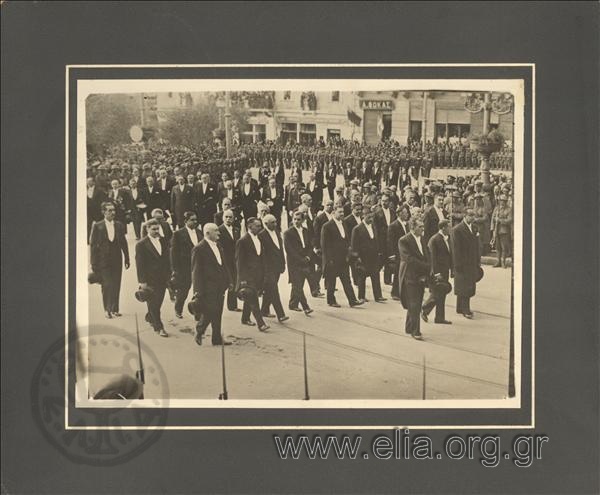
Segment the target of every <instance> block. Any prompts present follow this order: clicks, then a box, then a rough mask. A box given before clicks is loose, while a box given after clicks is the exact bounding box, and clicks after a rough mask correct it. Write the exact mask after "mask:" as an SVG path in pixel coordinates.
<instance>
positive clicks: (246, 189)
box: [244, 182, 250, 196]
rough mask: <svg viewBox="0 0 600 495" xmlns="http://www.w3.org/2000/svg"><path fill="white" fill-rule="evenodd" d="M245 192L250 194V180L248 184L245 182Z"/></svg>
mask: <svg viewBox="0 0 600 495" xmlns="http://www.w3.org/2000/svg"><path fill="white" fill-rule="evenodd" d="M244 194H245V195H246V196H248V194H250V182H247V183H246V184H244Z"/></svg>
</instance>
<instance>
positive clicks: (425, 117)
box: [421, 91, 427, 151]
mask: <svg viewBox="0 0 600 495" xmlns="http://www.w3.org/2000/svg"><path fill="white" fill-rule="evenodd" d="M422 125H423V129H422V130H421V139H422V140H423V143H422V145H421V151H425V143H426V142H427V91H423V124H422Z"/></svg>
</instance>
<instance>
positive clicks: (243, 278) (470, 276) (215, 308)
mask: <svg viewBox="0 0 600 495" xmlns="http://www.w3.org/2000/svg"><path fill="white" fill-rule="evenodd" d="M313 148H314V149H312V150H310V151H309V149H307V148H306V147H291V148H289V149H288V148H286V147H281V146H273V147H270V146H266V145H249V146H245V147H240V148H239V149H238V152H237V154H236V155H235V158H233V159H229V160H225V159H223V158H222V156H221V153H222V150H221V149H220V148H213V147H211V146H210V145H207V147H206V149H204V150H203V152H204V153H208V154H209V155H210V156H211V157H212V159H213V161H218V163H220V164H221V165H222V167H221V169H218V168H217V169H216V168H214V163H212V165H213V167H212V168H211V167H209V166H208V165H207V164H206V163H202V162H201V161H200V160H198V163H197V164H195V163H194V160H195V158H191V157H190V156H189V153H190V152H189V150H188V151H186V150H185V149H184V150H182V149H181V148H180V147H171V146H169V145H156V144H155V145H151V146H146V147H138V148H135V147H132V146H123V147H121V148H117V150H116V151H112V152H111V154H109V155H108V157H105V159H104V161H105V163H101V164H99V165H98V164H97V163H96V164H95V165H91V166H90V167H89V168H88V179H87V181H88V182H87V197H88V200H87V201H88V232H89V234H90V236H89V242H90V250H91V257H90V261H91V263H90V264H91V269H92V273H94V274H95V275H97V279H98V280H99V281H100V283H101V285H102V292H103V302H104V309H105V315H106V317H107V318H113V317H117V316H120V313H119V305H118V300H119V288H120V282H121V272H122V263H123V259H124V264H125V268H128V267H129V253H128V248H127V242H126V240H125V234H126V231H127V225H128V224H129V223H131V224H132V225H133V229H134V233H135V237H136V240H137V241H138V242H137V244H136V249H135V262H136V269H137V275H138V281H139V283H140V290H142V291H144V296H143V299H144V301H145V302H146V303H147V306H148V312H147V314H146V321H148V323H150V324H151V325H152V327H153V328H154V330H155V331H156V332H157V333H158V334H159V335H161V336H167V335H168V334H167V332H166V330H165V328H164V324H163V322H162V319H161V315H160V309H161V306H162V303H163V300H164V297H165V293H166V292H167V290H168V291H169V293H170V294H171V295H172V299H173V300H174V304H175V314H176V316H177V317H178V318H182V317H183V312H184V307H185V303H186V301H188V296H189V292H190V289H192V294H193V295H192V298H191V304H190V305H189V306H188V307H189V309H190V311H191V312H192V313H193V314H194V316H195V318H196V320H197V325H196V342H197V343H198V344H201V343H202V336H203V334H204V332H205V331H206V329H207V327H208V326H209V325H211V326H212V343H213V344H215V345H221V344H227V343H228V342H227V341H226V340H225V339H224V338H223V337H222V331H221V316H222V311H223V308H224V307H225V303H226V307H227V309H228V310H229V311H240V312H241V323H242V324H244V325H250V326H257V327H258V329H259V330H260V331H267V330H268V328H269V325H268V324H267V323H266V321H265V318H271V317H272V318H275V317H276V318H277V319H278V321H280V322H284V321H286V320H287V319H288V318H289V317H288V316H287V315H286V313H285V310H284V305H283V303H282V301H281V297H280V294H279V287H278V283H279V278H280V276H281V275H282V274H283V273H284V272H285V271H286V268H287V272H288V277H289V279H288V282H289V283H290V284H291V296H290V300H289V302H288V304H287V307H288V309H289V310H290V311H299V312H304V314H306V315H307V316H308V315H310V314H311V313H312V312H313V310H312V309H311V307H310V305H309V302H308V298H307V296H306V294H305V292H304V286H305V285H308V287H309V294H310V296H311V297H323V296H326V299H327V303H328V305H329V306H330V307H334V308H339V307H340V303H339V302H338V299H337V298H336V282H337V279H338V278H339V279H340V283H341V286H342V289H343V292H344V294H345V296H346V299H347V301H348V305H349V306H350V307H355V306H359V305H362V304H364V303H365V302H368V299H367V297H366V296H367V294H366V280H367V279H369V280H370V285H371V288H372V291H373V301H374V302H376V303H384V302H385V301H386V299H385V298H384V297H383V291H382V280H381V272H383V284H385V285H390V286H391V296H392V298H393V299H394V300H398V301H401V302H402V304H403V306H404V307H405V308H406V309H407V312H408V313H407V319H406V331H407V333H409V334H411V335H412V336H413V337H414V338H415V339H421V338H422V337H421V332H420V320H424V321H428V315H429V314H430V312H431V311H433V309H434V308H435V320H434V321H435V323H439V324H448V323H450V322H449V321H448V320H446V317H445V312H444V309H445V298H446V295H447V293H448V292H449V291H450V290H451V287H450V279H451V278H452V277H454V291H455V294H456V295H457V312H458V313H459V314H461V315H463V316H464V317H466V318H472V317H473V313H472V311H471V308H470V298H471V297H473V295H474V294H475V287H476V283H477V281H478V280H479V279H480V276H481V269H480V258H481V256H482V255H485V254H488V252H489V251H490V250H491V249H492V248H494V247H495V248H497V252H498V263H497V265H496V266H505V267H506V266H508V265H507V261H506V258H507V257H509V256H510V254H511V253H510V250H511V246H512V199H511V190H512V181H511V179H510V177H505V176H503V175H498V176H494V177H493V183H492V184H491V185H487V186H484V184H483V182H482V181H481V180H479V177H478V176H477V175H475V174H473V175H471V176H465V177H454V176H452V175H448V176H447V177H446V178H445V180H444V181H434V180H431V179H429V173H427V174H425V173H424V170H422V169H416V170H415V167H416V166H415V165H414V164H411V163H412V162H408V163H409V166H408V167H406V165H405V164H403V162H402V154H403V153H404V151H403V148H400V149H398V150H395V149H394V148H393V147H391V146H389V144H388V145H385V146H383V147H380V148H378V147H358V149H359V150H360V151H356V150H355V151H354V155H356V156H354V155H350V159H348V156H346V155H345V154H344V153H352V150H351V148H349V147H348V148H343V147H342V148H328V147H321V146H315V147H313ZM298 149H300V151H298ZM408 152H409V154H410V153H412V151H410V148H409V151H408ZM182 153H183V155H182ZM194 153H196V152H194ZM288 153H289V156H288ZM298 153H300V154H298ZM173 155H174V156H175V157H180V158H185V160H184V161H182V162H179V163H177V162H173V160H174V158H173ZM198 156H204V155H202V154H199V155H198ZM396 156H398V157H399V159H398V160H396ZM123 157H126V159H128V160H130V161H131V162H133V163H139V162H140V161H143V163H142V164H141V166H139V167H138V166H136V167H135V168H134V167H132V166H130V164H129V163H126V162H124V158H123ZM340 157H342V158H341V159H340ZM344 158H346V159H348V161H346V162H344ZM165 163H170V165H165ZM176 163H177V164H176ZM126 165H127V167H126ZM253 165H256V166H257V168H258V173H257V177H256V178H255V177H253V174H252V170H251V169H250V168H246V167H251V166H253ZM108 169H110V174H109V173H108ZM339 176H343V181H341V178H340V180H338V178H339ZM286 177H287V181H286ZM305 180H306V182H305ZM341 182H343V185H342V184H340V183H341ZM284 210H285V215H284ZM284 225H287V228H285V227H284ZM199 227H201V229H200V228H199ZM427 287H428V288H429V290H430V295H429V297H428V299H427V300H426V301H425V302H424V301H423V299H424V291H425V288H427ZM449 287H450V288H449ZM322 288H324V289H325V294H324V293H323V292H322V291H321V289H322ZM225 294H226V295H225ZM238 300H241V301H242V302H243V305H242V308H241V309H239V308H238ZM271 308H273V311H274V312H275V314H271V313H270V311H271Z"/></svg>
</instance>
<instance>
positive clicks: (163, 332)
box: [158, 328, 169, 337]
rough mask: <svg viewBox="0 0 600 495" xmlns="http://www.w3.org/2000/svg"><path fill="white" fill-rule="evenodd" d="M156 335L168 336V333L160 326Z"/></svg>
mask: <svg viewBox="0 0 600 495" xmlns="http://www.w3.org/2000/svg"><path fill="white" fill-rule="evenodd" d="M158 335H160V336H161V337H168V336H169V334H168V333H167V332H165V329H164V328H161V329H160V330H159V331H158Z"/></svg>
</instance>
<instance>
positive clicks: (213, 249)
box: [206, 239, 223, 265]
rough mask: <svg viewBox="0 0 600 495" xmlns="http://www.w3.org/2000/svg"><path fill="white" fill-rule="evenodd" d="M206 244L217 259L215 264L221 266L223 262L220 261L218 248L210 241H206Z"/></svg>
mask: <svg viewBox="0 0 600 495" xmlns="http://www.w3.org/2000/svg"><path fill="white" fill-rule="evenodd" d="M206 242H207V243H208V245H209V246H210V248H211V249H212V252H213V254H214V255H215V258H216V259H217V263H219V265H222V264H223V262H222V261H221V253H220V252H219V246H217V243H216V242H214V241H211V240H210V239H206Z"/></svg>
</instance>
